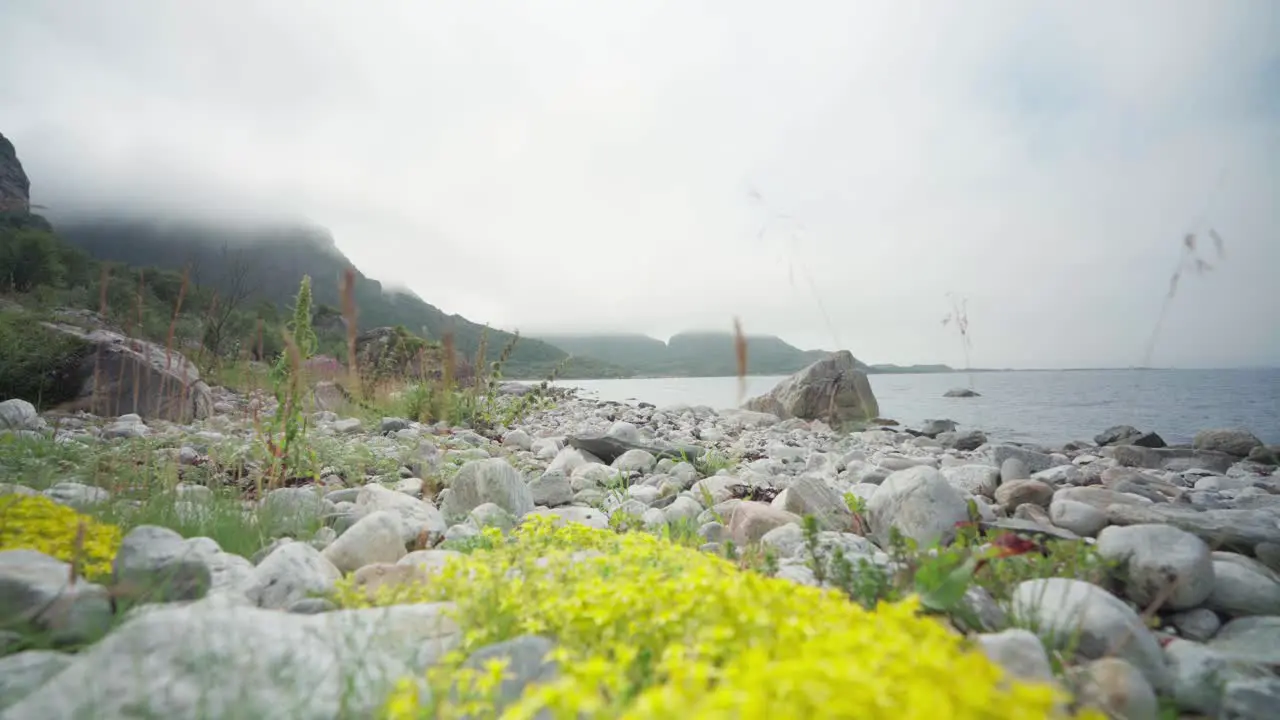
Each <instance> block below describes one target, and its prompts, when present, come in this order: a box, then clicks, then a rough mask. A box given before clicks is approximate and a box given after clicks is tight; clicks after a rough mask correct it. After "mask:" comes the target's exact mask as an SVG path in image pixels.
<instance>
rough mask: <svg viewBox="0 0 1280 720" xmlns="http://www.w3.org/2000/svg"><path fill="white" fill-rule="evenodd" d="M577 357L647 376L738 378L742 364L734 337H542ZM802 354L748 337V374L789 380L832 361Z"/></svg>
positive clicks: (776, 341) (770, 339) (768, 339)
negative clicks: (817, 364) (820, 362)
mask: <svg viewBox="0 0 1280 720" xmlns="http://www.w3.org/2000/svg"><path fill="white" fill-rule="evenodd" d="M539 339H540V340H544V341H546V342H548V343H551V344H552V345H555V346H556V347H558V348H562V349H564V350H565V351H567V352H570V353H573V354H574V355H584V356H587V357H593V358H597V359H599V360H602V361H604V362H607V363H613V364H618V365H625V366H626V367H628V368H631V369H633V370H635V372H636V373H637V374H638V375H643V376H674V377H716V376H725V375H735V374H737V372H738V361H737V357H736V355H735V351H734V340H733V335H732V334H731V333H719V332H686V333H680V334H678V335H676V336H674V337H672V338H671V340H670V341H669V342H665V343H664V342H662V341H661V340H657V339H655V338H651V337H649V336H647V335H637V334H619V335H545V334H544V335H540V336H539ZM826 354H827V353H826V351H823V350H801V349H799V348H797V347H794V346H792V345H789V344H787V343H786V342H784V341H783V340H782V339H781V338H777V337H774V336H771V335H762V336H749V337H748V338H747V372H748V373H749V374H752V375H786V374H789V373H793V372H795V371H797V370H800V369H801V368H803V367H805V366H807V365H809V364H811V363H813V362H814V361H815V360H820V359H822V358H823V357H825V356H826Z"/></svg>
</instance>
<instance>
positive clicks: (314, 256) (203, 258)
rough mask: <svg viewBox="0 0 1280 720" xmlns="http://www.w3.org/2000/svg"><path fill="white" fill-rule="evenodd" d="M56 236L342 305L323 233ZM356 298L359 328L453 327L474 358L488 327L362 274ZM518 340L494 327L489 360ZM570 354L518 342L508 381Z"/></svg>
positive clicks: (250, 290)
mask: <svg viewBox="0 0 1280 720" xmlns="http://www.w3.org/2000/svg"><path fill="white" fill-rule="evenodd" d="M55 222H56V226H57V231H58V235H59V236H61V237H62V238H63V239H65V240H66V241H67V242H69V243H71V244H72V245H74V246H76V247H79V248H82V249H83V250H85V251H86V252H88V253H89V254H90V255H92V256H93V257H95V258H97V259H100V260H111V261H116V262H123V263H127V264H130V265H135V266H153V267H160V268H167V269H172V270H180V269H181V268H183V267H187V266H190V267H191V273H192V278H193V280H195V281H196V282H197V283H199V284H201V285H206V286H209V287H213V288H216V289H217V290H218V292H219V293H220V294H221V295H222V297H224V298H227V299H229V300H232V301H240V302H243V303H245V304H249V305H252V304H254V303H261V302H263V301H266V302H269V303H272V304H274V305H276V306H278V307H285V306H287V305H288V304H289V303H290V302H292V296H293V293H294V292H296V290H297V286H298V282H299V281H300V280H301V278H302V276H303V275H310V276H311V278H312V283H313V288H314V291H313V292H314V297H315V302H316V303H317V304H323V305H328V306H331V307H334V308H337V307H340V306H341V298H340V290H339V282H340V279H341V277H342V274H343V272H345V271H346V269H347V268H348V267H349V266H351V263H350V261H348V260H347V258H346V257H345V256H344V255H343V254H342V253H341V251H339V250H338V248H337V246H336V245H335V244H334V241H333V237H332V236H331V235H330V234H329V233H328V231H326V230H324V229H322V228H315V227H304V226H288V225H273V226H252V227H251V226H238V227H237V226H231V225H212V224H208V223H197V222H164V221H156V220H149V219H137V218H111V219H92V220H90V219H84V218H76V219H63V220H56V221H55ZM355 275H356V282H355V297H356V304H357V307H358V313H359V314H358V325H359V327H361V328H366V329H367V328H372V327H380V326H388V325H389V326H394V325H403V326H404V327H405V328H407V329H408V330H410V331H411V332H414V333H417V334H420V335H423V336H424V337H427V338H431V339H440V338H441V337H442V336H443V335H444V334H445V333H446V332H449V331H452V332H453V334H454V340H455V342H456V343H457V347H458V349H459V350H460V351H462V352H463V353H465V354H467V355H468V356H473V355H474V354H475V353H476V352H477V350H478V348H479V345H480V338H481V335H482V333H483V332H484V327H483V326H481V325H478V324H476V323H473V322H471V321H469V320H467V319H466V318H463V317H461V316H459V315H456V314H455V315H449V314H446V313H445V312H444V311H442V310H440V309H439V308H437V307H435V306H433V305H431V304H429V303H427V302H425V301H423V300H422V299H421V298H419V297H417V296H416V295H414V294H412V293H407V292H400V291H388V290H386V289H385V288H384V287H383V286H382V284H381V283H380V282H378V281H377V280H374V279H372V278H369V277H366V276H365V275H364V274H363V273H361V272H360V271H359V270H358V269H356V271H355ZM511 337H512V336H511V335H510V334H509V333H506V332H502V331H500V330H489V332H488V346H487V352H486V357H487V358H488V359H489V360H494V359H496V358H497V357H498V355H499V354H500V353H501V351H502V348H503V346H504V345H506V344H507V342H508V341H510V340H511ZM566 356H567V355H566V353H565V351H564V350H562V349H560V348H557V347H553V346H552V345H549V344H547V343H545V342H541V341H538V340H535V339H533V338H521V340H520V342H519V343H518V344H517V345H516V347H515V351H514V353H513V354H512V357H511V358H510V361H509V362H508V364H507V366H506V369H505V374H506V375H507V376H508V377H523V378H537V377H542V376H545V374H547V373H549V372H550V371H551V369H552V368H554V367H555V366H556V365H557V364H558V363H561V362H562V361H564V360H565V358H566ZM627 374H629V372H628V371H627V370H624V369H622V368H618V367H612V366H610V365H608V364H605V363H601V362H598V361H596V360H593V359H590V358H574V359H573V360H571V361H570V362H569V365H568V366H567V367H566V369H565V370H564V371H563V372H562V376H563V377H617V376H624V375H627Z"/></svg>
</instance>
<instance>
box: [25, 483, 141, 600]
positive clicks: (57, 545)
mask: <svg viewBox="0 0 1280 720" xmlns="http://www.w3.org/2000/svg"><path fill="white" fill-rule="evenodd" d="M81 524H83V525H84V536H83V537H82V538H80V537H78V536H79V534H80V526H81ZM120 540H121V533H120V528H118V527H116V526H115V525H108V524H106V523H101V522H98V521H97V520H94V519H93V518H91V517H89V516H87V515H82V514H80V513H78V512H76V511H75V510H73V509H71V508H69V507H67V506H65V505H60V504H58V503H56V502H54V501H53V500H50V499H49V498H47V497H45V496H43V495H31V496H28V495H17V494H13V495H0V550H38V551H39V552H42V553H44V554H46V555H49V556H51V557H55V558H58V559H59V560H62V561H64V562H69V563H74V564H77V566H78V567H79V569H80V575H81V576H83V577H84V578H86V579H87V580H89V581H92V582H96V581H99V580H104V579H107V578H109V577H110V576H111V563H112V561H113V560H114V559H115V556H116V551H118V550H119V549H120Z"/></svg>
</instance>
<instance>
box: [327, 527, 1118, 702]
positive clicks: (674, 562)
mask: <svg viewBox="0 0 1280 720" xmlns="http://www.w3.org/2000/svg"><path fill="white" fill-rule="evenodd" d="M485 532H486V534H487V535H488V537H489V545H490V547H487V548H478V549H475V550H474V551H473V552H471V553H470V554H469V555H467V556H465V557H464V558H462V559H460V560H455V561H452V562H450V563H449V564H448V565H446V567H445V568H444V569H443V570H442V571H441V572H440V573H439V574H438V575H436V576H435V577H433V578H432V579H431V580H430V581H429V582H426V583H407V584H398V585H384V586H382V588H380V589H379V590H378V591H377V592H375V593H373V594H370V593H368V592H366V591H365V590H364V589H363V588H360V587H358V586H356V585H355V584H354V583H352V582H351V581H349V580H344V581H343V582H342V583H341V584H340V587H339V590H338V592H337V594H336V595H337V599H338V601H339V603H340V604H341V605H343V606H346V607H368V606H384V605H389V604H395V603H404V602H431V601H437V600H449V601H452V602H454V603H456V604H457V611H456V614H455V617H456V618H457V620H458V622H459V623H460V625H461V626H462V629H463V633H464V635H463V643H462V647H460V648H459V649H458V651H457V652H455V653H453V654H452V655H451V656H450V658H449V659H448V660H447V661H446V662H445V663H444V664H442V665H441V666H438V667H436V668H434V669H433V670H432V671H431V672H430V673H429V675H428V682H429V684H430V685H431V686H432V689H433V692H431V693H430V695H426V694H421V693H420V691H419V685H418V683H417V682H415V681H414V679H412V678H406V679H405V681H404V682H403V683H402V684H401V686H400V688H399V690H398V691H397V692H396V693H395V694H394V695H393V696H392V697H391V698H390V699H389V700H388V703H387V708H386V710H387V715H388V716H389V717H391V718H397V719H399V718H453V717H496V716H497V712H495V710H496V708H495V703H496V693H495V691H496V688H497V684H498V681H499V680H500V679H501V677H502V666H500V665H498V666H490V667H486V668H482V669H479V670H467V669H463V668H461V667H460V665H461V662H462V660H463V659H464V658H465V657H466V656H467V654H468V653H469V652H470V651H473V650H476V649H478V648H481V647H484V646H487V645H490V644H492V643H495V642H500V641H504V640H510V639H512V638H515V637H518V636H521V635H524V634H538V635H544V636H548V637H551V638H554V639H555V641H556V642H557V648H556V650H555V651H554V654H553V657H552V659H553V660H554V661H555V662H557V663H558V664H559V667H560V673H559V675H558V677H556V678H555V679H552V680H551V681H549V682H546V683H543V684H540V685H535V686H532V687H530V688H529V689H528V690H527V691H526V692H525V693H524V694H523V695H522V696H521V697H520V698H518V699H515V700H514V702H512V703H511V704H510V705H508V706H507V707H506V708H505V709H504V710H503V712H502V715H501V716H502V717H504V718H532V717H535V716H538V713H539V712H546V713H548V716H554V717H598V718H611V717H629V718H650V717H652V718H670V717H747V716H750V717H757V716H758V717H813V718H835V717H865V718H878V717H886V718H888V717H893V718H898V717H924V716H926V715H927V714H928V713H930V712H937V710H938V707H939V703H942V704H943V705H945V707H946V708H947V710H948V714H947V716H948V717H953V718H969V717H971V718H992V719H995V718H1004V717H1009V718H1013V717H1028V718H1029V717H1053V716H1055V715H1057V714H1058V713H1057V711H1056V708H1055V706H1056V705H1057V704H1058V703H1062V702H1063V701H1066V700H1067V699H1068V698H1067V697H1066V696H1065V695H1064V694H1063V693H1062V692H1061V691H1059V690H1057V689H1055V688H1053V687H1051V686H1049V685H1046V684H1040V683H1029V682H1018V681H1012V682H1011V681H1010V678H1009V677H1008V676H1007V675H1006V674H1005V673H1004V672H1003V671H1002V670H1001V669H1000V668H999V667H997V666H996V665H995V664H994V663H993V662H992V661H990V660H988V659H987V658H986V656H984V655H983V654H982V653H981V652H980V651H978V650H976V649H974V648H972V647H969V646H968V645H967V644H966V643H965V641H964V638H963V637H962V636H960V635H958V634H955V633H952V632H950V631H949V630H948V629H947V628H946V627H945V626H944V625H943V624H941V623H937V622H934V621H932V620H930V619H928V618H926V617H922V616H921V614H920V612H919V610H920V609H921V606H920V603H919V600H918V599H916V598H909V599H906V600H903V601H901V602H897V603H892V604H881V605H879V606H877V607H875V608H874V609H864V608H863V607H861V606H859V605H857V604H854V603H850V602H848V601H847V600H845V599H844V598H843V597H841V596H840V595H839V594H838V593H833V592H830V591H826V590H821V589H818V588H811V587H804V586H801V585H797V584H795V583H792V582H789V581H785V580H780V579H774V578H769V577H765V576H763V575H761V574H759V573H755V572H743V571H741V570H740V569H738V568H737V567H735V566H734V564H733V563H731V562H729V561H726V560H724V559H722V558H718V557H716V556H714V555H711V554H709V553H703V552H698V551H696V550H692V549H689V548H687V547H682V546H681V545H680V544H678V543H673V542H670V541H668V540H665V539H662V538H659V537H654V536H652V535H649V534H646V533H637V532H628V533H624V534H617V533H614V532H610V531H607V530H592V529H589V528H586V527H584V526H581V525H575V524H568V525H564V526H560V527H557V526H556V525H555V523H554V521H553V520H552V519H550V518H545V517H544V518H531V519H530V520H527V521H526V522H525V523H524V524H522V525H521V526H520V527H519V528H517V529H516V530H515V531H514V532H513V533H512V535H511V537H510V538H508V539H504V538H503V537H502V534H501V532H500V531H499V530H497V529H489V530H486V531H485ZM583 550H587V551H590V552H591V554H590V555H588V556H586V557H583V556H582V554H581V553H582V551H583ZM957 677H960V678H963V679H964V682H963V683H957V682H956V681H955V679H956V678H957ZM884 687H892V688H893V690H894V691H893V692H891V693H886V692H884V691H883V688H884ZM451 689H452V690H453V692H450V690H451ZM941 696H945V699H942V697H941ZM1082 717H1090V718H1096V717H1099V715H1096V714H1093V713H1085V714H1084V715H1082Z"/></svg>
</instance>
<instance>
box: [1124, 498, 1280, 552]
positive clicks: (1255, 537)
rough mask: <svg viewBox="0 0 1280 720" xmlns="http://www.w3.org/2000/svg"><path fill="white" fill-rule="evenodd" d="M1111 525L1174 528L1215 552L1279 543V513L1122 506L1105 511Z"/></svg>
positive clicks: (1184, 507)
mask: <svg viewBox="0 0 1280 720" xmlns="http://www.w3.org/2000/svg"><path fill="white" fill-rule="evenodd" d="M1105 512H1106V514H1107V521H1108V522H1110V523H1111V524H1112V525H1143V524H1149V523H1156V524H1163V525H1172V526H1174V527H1176V528H1178V529H1180V530H1186V531H1187V532H1189V533H1192V534H1193V535H1197V536H1199V537H1200V539H1201V540H1204V541H1205V542H1206V543H1208V544H1209V547H1211V548H1214V549H1224V550H1239V551H1241V552H1244V553H1252V552H1253V548H1254V546H1255V545H1257V544H1258V543H1264V542H1268V543H1276V542H1280V511H1277V510H1271V509H1267V510H1232V509H1225V510H1204V511H1200V510H1196V509H1194V508H1191V507H1187V506H1180V505H1173V504H1168V503H1165V504H1154V503H1153V504H1150V505H1121V504H1115V505H1111V506H1109V507H1107V508H1106V509H1105Z"/></svg>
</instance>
